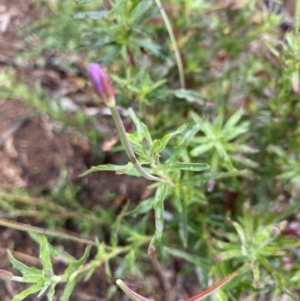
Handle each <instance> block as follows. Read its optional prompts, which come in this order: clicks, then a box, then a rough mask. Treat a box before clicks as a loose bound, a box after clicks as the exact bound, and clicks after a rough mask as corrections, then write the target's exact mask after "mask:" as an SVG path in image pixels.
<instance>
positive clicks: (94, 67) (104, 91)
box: [88, 63, 116, 107]
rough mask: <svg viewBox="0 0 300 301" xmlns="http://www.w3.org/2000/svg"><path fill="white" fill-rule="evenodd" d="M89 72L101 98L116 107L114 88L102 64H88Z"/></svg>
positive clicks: (109, 105)
mask: <svg viewBox="0 0 300 301" xmlns="http://www.w3.org/2000/svg"><path fill="white" fill-rule="evenodd" d="M88 74H89V78H90V81H91V83H92V86H93V87H94V89H95V91H96V93H97V94H98V95H99V96H100V98H101V100H102V101H103V102H104V103H105V104H106V105H107V106H108V107H114V106H115V105H116V101H115V92H114V88H113V85H112V83H111V81H110V79H109V77H108V75H107V74H106V72H105V71H104V69H103V68H102V67H101V65H99V64H96V63H91V64H90V65H89V66H88Z"/></svg>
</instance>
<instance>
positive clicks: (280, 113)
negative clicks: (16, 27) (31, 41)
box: [0, 0, 300, 301]
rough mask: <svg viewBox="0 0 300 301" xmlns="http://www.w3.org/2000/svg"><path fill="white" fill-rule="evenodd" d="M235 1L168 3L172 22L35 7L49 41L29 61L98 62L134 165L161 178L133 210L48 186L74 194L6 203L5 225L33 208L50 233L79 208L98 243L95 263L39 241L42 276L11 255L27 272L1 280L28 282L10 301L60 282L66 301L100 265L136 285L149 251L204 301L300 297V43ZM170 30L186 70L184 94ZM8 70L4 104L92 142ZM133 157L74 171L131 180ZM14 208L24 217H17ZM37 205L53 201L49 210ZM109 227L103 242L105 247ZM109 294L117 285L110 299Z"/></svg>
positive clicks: (258, 9)
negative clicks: (190, 279)
mask: <svg viewBox="0 0 300 301" xmlns="http://www.w3.org/2000/svg"><path fill="white" fill-rule="evenodd" d="M238 2H239V1H237V3H236V4H229V3H228V1H223V2H222V1H177V0H170V1H164V2H163V3H162V5H163V6H164V11H165V12H166V14H167V18H168V19H165V18H163V17H162V12H163V10H162V8H161V7H160V6H159V5H157V3H159V1H149V0H142V1H136V0H126V1H125V0H117V1H104V3H102V1H93V2H91V1H88V0H82V1H77V2H76V1H73V2H72V1H54V2H51V3H48V4H45V3H44V2H43V1H42V2H41V3H43V5H46V7H47V8H48V10H47V11H48V12H49V9H50V12H51V16H52V17H51V18H42V20H41V21H40V22H38V23H37V24H35V25H33V27H31V28H29V29H28V28H27V29H24V30H25V31H26V32H30V33H35V39H38V41H40V42H41V41H44V43H41V44H38V45H39V47H37V48H35V50H34V54H35V55H37V54H38V55H42V52H43V51H45V50H49V49H51V50H52V51H54V50H55V51H57V50H59V51H62V52H65V53H68V52H69V51H74V52H76V53H80V54H82V53H84V56H83V57H82V59H83V61H84V64H87V63H88V62H89V61H96V62H100V63H101V64H103V65H104V66H106V67H107V70H108V74H109V75H110V77H111V79H112V80H113V83H114V87H115V90H116V99H117V102H118V106H120V107H126V108H127V107H130V108H129V109H128V110H126V112H127V113H128V119H127V120H126V122H128V123H131V124H132V125H134V127H135V129H134V130H132V131H130V132H129V133H127V138H128V139H129V141H130V143H131V145H132V147H133V150H134V152H135V154H136V155H137V158H138V160H139V162H140V164H141V165H142V167H143V168H144V169H145V171H146V172H147V173H149V174H151V175H154V176H157V177H159V178H161V179H163V180H165V182H164V181H162V182H156V183H155V182H152V184H151V188H155V189H156V190H155V194H154V196H152V197H149V198H148V199H146V200H142V201H140V202H139V203H138V204H137V205H136V204H132V203H130V202H128V203H126V204H125V205H123V206H122V208H121V209H120V210H119V211H117V212H116V210H115V209H114V208H113V205H111V204H110V205H109V206H106V207H105V208H104V207H102V206H100V205H99V206H98V207H97V208H93V209H89V208H86V207H85V206H84V205H81V204H80V205H78V204H76V197H77V195H76V190H74V187H72V186H71V185H70V183H65V185H63V186H62V187H59V189H58V187H56V188H54V189H53V191H52V197H53V198H55V199H56V198H59V196H61V195H63V196H68V197H69V199H67V200H65V203H64V204H62V206H60V205H57V204H54V203H52V200H51V199H50V200H49V199H43V198H42V196H41V197H40V199H41V204H37V205H36V207H35V208H36V210H35V211H34V210H33V209H32V208H31V207H30V204H31V203H32V199H31V197H30V196H28V195H26V196H23V198H22V199H21V200H20V199H19V200H16V199H17V198H16V197H15V196H14V197H13V198H11V197H9V195H7V194H4V193H2V194H0V198H1V200H0V205H1V209H2V210H4V211H5V212H7V214H8V217H19V216H23V215H26V216H28V215H29V216H34V215H36V214H37V212H38V215H37V216H38V217H39V218H40V219H41V220H46V219H47V213H48V214H49V213H51V214H54V213H55V212H56V213H57V216H56V217H55V218H54V217H53V220H52V223H51V221H48V225H49V227H53V228H55V226H57V225H59V224H60V223H63V221H64V220H62V219H61V216H62V212H63V211H64V210H66V211H67V212H70V210H71V212H72V213H74V211H75V213H76V214H77V216H76V218H74V219H76V221H77V222H78V224H79V225H80V226H79V227H82V228H81V229H85V231H86V232H88V233H86V232H84V234H90V235H96V236H97V237H98V239H99V241H101V243H98V241H97V242H96V243H94V246H95V247H96V248H97V252H96V255H95V256H94V257H91V256H90V255H89V250H90V249H89V247H87V249H86V251H85V253H84V255H83V256H82V258H80V259H79V260H76V259H74V258H72V257H71V256H69V257H68V256H67V254H62V253H61V251H60V250H59V249H56V248H54V247H53V246H52V245H51V244H49V243H48V241H47V240H46V238H45V237H44V236H33V238H34V240H36V241H37V242H38V244H39V246H40V260H41V263H42V265H43V269H42V270H39V269H36V268H33V267H28V266H26V265H24V264H23V263H21V262H19V261H17V260H16V259H15V258H14V257H13V256H12V255H11V254H10V253H9V259H10V261H11V263H12V265H13V266H14V267H15V268H16V269H18V270H19V271H20V272H21V273H22V275H23V276H22V277H21V278H18V277H16V276H12V275H11V274H9V273H10V272H8V271H0V277H1V278H3V279H4V280H7V281H26V282H28V283H31V284H32V286H31V287H30V288H28V289H26V290H25V291H23V292H21V293H20V294H19V295H17V296H16V297H15V298H14V299H13V300H14V301H15V300H22V299H24V298H25V297H26V296H27V295H30V294H33V293H37V294H38V295H41V294H43V293H44V292H46V291H47V290H48V291H47V294H48V295H47V296H48V300H52V298H53V296H54V295H55V286H56V285H57V284H58V283H63V284H65V290H64V293H63V295H62V297H61V300H65V301H66V300H69V298H70V296H71V293H72V291H73V289H74V287H75V286H76V284H77V283H78V281H80V280H86V281H87V280H88V279H89V278H90V277H92V276H93V273H94V272H95V270H96V269H98V268H99V267H100V266H102V265H103V266H104V269H105V274H106V276H108V278H109V277H112V278H114V277H118V278H125V277H126V275H127V273H129V272H130V273H132V275H134V276H136V277H137V278H141V277H143V275H145V272H146V270H147V268H145V266H143V264H141V260H140V259H143V260H146V258H147V254H146V251H145V250H146V247H147V246H148V255H149V256H150V257H154V256H156V257H157V258H158V259H159V260H161V261H164V263H165V264H166V265H168V264H170V262H171V261H172V259H180V260H181V261H183V262H184V263H185V268H184V269H183V270H182V271H180V272H179V273H178V275H179V276H180V277H183V278H184V277H187V274H189V273H190V274H189V275H191V272H190V271H197V273H200V274H201V275H202V281H201V285H202V287H201V289H203V292H202V293H200V294H199V295H197V296H198V297H197V296H195V298H194V299H190V300H200V299H201V298H203V297H207V296H208V295H209V294H211V293H212V292H213V291H214V289H216V288H220V289H219V291H218V292H215V294H214V297H213V298H214V300H250V299H251V300H255V298H256V297H257V298H262V297H266V298H267V299H268V300H279V299H278V298H280V297H281V296H283V295H285V296H289V298H290V300H296V299H297V297H296V296H297V293H298V292H299V289H300V287H299V283H300V273H299V268H300V258H299V247H300V245H299V241H298V240H297V237H296V235H294V234H295V233H294V232H293V233H294V234H293V235H288V234H289V231H290V232H292V231H291V230H290V228H289V227H290V225H289V223H291V224H293V223H294V224H296V227H298V230H297V231H298V232H297V231H296V233H299V227H300V225H299V217H297V216H296V214H297V212H298V211H299V206H300V205H299V204H300V200H299V198H300V197H299V183H300V157H299V154H300V138H299V137H300V130H299V128H300V127H299V120H300V113H299V112H300V103H299V91H300V88H299V87H300V75H299V72H300V69H299V68H300V65H299V62H300V42H299V36H298V34H297V33H295V32H294V33H291V32H290V33H287V34H285V35H284V36H283V37H280V36H279V33H278V30H277V29H278V25H279V23H280V20H281V17H280V15H276V14H273V13H271V12H268V11H267V10H266V8H265V7H264V6H263V2H264V1H260V0H256V1H250V0H249V1H240V3H238ZM108 3H109V4H110V5H108ZM42 7H43V6H42ZM70 16H72V18H71V17H70ZM168 21H169V22H170V24H171V26H172V29H173V31H174V33H175V38H176V43H177V44H178V48H179V50H180V51H179V54H180V56H181V59H182V61H183V63H184V64H183V76H184V79H185V82H184V85H183V84H182V82H181V76H182V74H181V75H180V74H179V73H180V71H178V70H180V68H179V66H177V65H178V58H176V54H175V53H174V52H175V46H176V45H174V43H173V42H172V40H171V39H170V37H169V32H168V30H167V28H166V24H168V23H167V22H168ZM54 23H55V24H57V23H60V24H61V27H60V28H59V29H58V28H57V26H54ZM29 37H30V36H29ZM27 55H28V53H27ZM31 57H32V53H31ZM65 64H68V62H66V63H65ZM6 71H7V72H6V73H5V74H2V75H0V76H1V81H2V82H4V83H6V84H4V87H3V89H1V91H0V96H1V97H2V98H10V99H15V98H23V99H24V100H25V101H26V102H28V103H30V104H31V105H32V106H34V107H35V109H36V114H39V113H41V112H42V113H46V114H48V115H49V116H50V117H51V118H52V119H55V120H60V121H61V122H62V123H63V124H65V125H67V126H69V127H73V128H75V129H76V130H79V131H80V132H81V133H82V134H83V135H84V136H85V137H86V138H87V139H88V140H89V141H91V142H93V141H98V140H99V138H100V135H99V133H98V132H97V131H96V130H95V129H94V128H93V127H92V126H91V125H92V124H94V123H95V122H96V120H95V119H92V118H90V117H87V116H85V115H84V114H81V115H78V114H79V113H77V115H75V114H74V116H73V115H72V116H71V117H70V116H69V115H67V114H66V113H65V112H64V110H63V109H62V108H60V107H59V106H58V105H55V101H53V100H49V99H48V98H47V95H46V93H45V92H44V91H42V89H41V88H40V86H39V85H37V87H36V89H35V90H34V91H32V90H30V89H28V88H27V86H26V85H25V84H22V83H20V82H19V81H17V80H15V79H14V74H13V73H12V72H11V70H10V69H7V70H6ZM7 83H9V84H7ZM91 128H92V129H91ZM92 144H93V145H95V148H96V147H97V146H98V144H97V143H92ZM120 149H122V148H121V147H116V148H115V150H116V151H119V150H120ZM130 159H131V158H130ZM130 159H129V160H128V161H129V162H128V163H127V162H124V164H120V165H116V164H106V165H104V164H101V165H98V166H94V167H91V168H90V169H89V170H87V171H86V172H85V173H84V174H83V175H82V176H85V175H87V174H90V173H92V172H101V171H113V172H115V173H116V174H117V175H116V177H117V176H118V175H119V174H127V175H128V176H134V177H139V176H140V173H139V172H138V171H137V170H136V169H135V164H134V162H132V161H131V160H130ZM134 177H133V178H132V181H133V182H134V180H135V178H134ZM55 189H56V190H55ZM23 193H24V192H22V194H23ZM19 194H20V193H19ZM24 194H25V193H24ZM12 199H13V200H12ZM7 200H10V202H7ZM109 201H110V200H109V198H108V203H109ZM20 204H22V210H21V209H18V210H17V209H16V208H19V207H20ZM43 204H52V205H51V206H47V209H45V206H43ZM69 207H71V208H69ZM166 208H167V209H166ZM153 212H154V214H155V215H154V216H153ZM29 213H30V214H31V215H30V214H29ZM7 225H8V224H7ZM107 229H109V231H108V232H109V233H108V236H109V238H108V241H109V245H108V244H107V243H106V244H104V242H102V240H103V238H104V236H105V235H104V234H103V233H104V232H105V231H107ZM21 230H22V229H21ZM23 230H24V229H23ZM25 230H26V229H25ZM26 231H29V230H28V229H27V230H26ZM39 233H40V232H39ZM45 234H47V233H45ZM50 234H51V233H50ZM50 234H49V235H50ZM81 234H83V233H81ZM297 235H299V234H297ZM77 243H79V242H77ZM86 243H87V242H86ZM50 255H51V256H54V257H55V256H64V257H66V261H67V263H68V266H67V268H66V270H65V272H64V274H63V275H54V273H53V270H52V264H51V257H50ZM120 255H122V256H120ZM110 261H113V262H114V263H115V265H114V267H115V268H114V269H111V268H110V265H109V263H110ZM286 261H289V262H292V263H293V264H292V265H293V266H292V267H290V266H287V265H286V264H285V262H286ZM237 275H239V276H238V277H235V276H237ZM220 279H221V280H220ZM222 279H223V280H224V281H223V280H222ZM229 280H230V282H229ZM222 281H223V282H222ZM195 282H196V281H195ZM227 282H228V283H227ZM212 283H215V286H214V285H213V286H211V284H212ZM118 284H119V285H120V287H121V288H122V289H123V290H124V291H125V292H126V293H127V294H128V295H129V296H131V298H132V299H133V300H147V299H146V298H144V299H143V297H141V296H139V295H137V294H136V293H134V292H132V290H131V289H130V288H128V287H127V286H126V285H125V284H124V283H122V282H121V280H120V281H118ZM225 284H226V285H225ZM223 285H225V286H223ZM207 287H208V289H207V290H206V288H207ZM213 288H214V289H213ZM115 291H116V287H115V286H113V285H112V286H111V288H110V290H109V291H108V292H107V294H108V295H109V297H111V295H112V294H114V293H115ZM196 297H197V298H198V299H197V298H196ZM192 298H193V297H192ZM206 300H208V299H206ZM257 300H258V299H257Z"/></svg>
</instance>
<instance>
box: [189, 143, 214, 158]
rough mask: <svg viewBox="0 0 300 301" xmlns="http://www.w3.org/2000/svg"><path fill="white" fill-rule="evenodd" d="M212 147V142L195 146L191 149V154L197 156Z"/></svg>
mask: <svg viewBox="0 0 300 301" xmlns="http://www.w3.org/2000/svg"><path fill="white" fill-rule="evenodd" d="M213 147H214V143H213V142H210V143H207V144H202V145H199V146H196V147H195V148H194V149H192V150H191V156H192V157H197V156H199V155H201V154H203V153H206V152H207V151H209V150H211V149H212V148H213Z"/></svg>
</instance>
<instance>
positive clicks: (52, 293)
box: [47, 283, 56, 301]
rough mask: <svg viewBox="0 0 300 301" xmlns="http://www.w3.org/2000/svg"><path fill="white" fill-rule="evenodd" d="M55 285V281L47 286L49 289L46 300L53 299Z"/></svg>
mask: <svg viewBox="0 0 300 301" xmlns="http://www.w3.org/2000/svg"><path fill="white" fill-rule="evenodd" d="M55 286H56V283H52V284H51V286H50V288H49V291H48V293H47V298H48V301H52V300H53V296H54V293H55Z"/></svg>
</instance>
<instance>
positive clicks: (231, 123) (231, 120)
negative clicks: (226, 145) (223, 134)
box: [223, 108, 244, 131]
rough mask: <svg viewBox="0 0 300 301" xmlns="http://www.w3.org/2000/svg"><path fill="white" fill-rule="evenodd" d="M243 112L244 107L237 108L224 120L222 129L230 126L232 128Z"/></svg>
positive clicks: (227, 128) (228, 128)
mask: <svg viewBox="0 0 300 301" xmlns="http://www.w3.org/2000/svg"><path fill="white" fill-rule="evenodd" d="M243 114H244V109H243V108H241V109H239V110H237V111H236V112H235V113H234V114H233V115H232V116H231V117H230V118H229V119H228V120H227V122H226V124H225V126H224V128H223V130H225V131H227V130H230V129H231V128H233V127H234V126H235V125H236V124H237V123H238V122H239V121H240V119H241V118H242V116H243Z"/></svg>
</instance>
